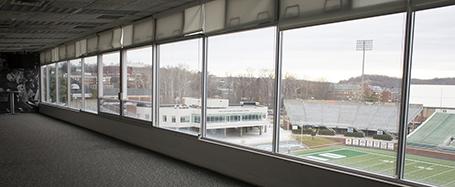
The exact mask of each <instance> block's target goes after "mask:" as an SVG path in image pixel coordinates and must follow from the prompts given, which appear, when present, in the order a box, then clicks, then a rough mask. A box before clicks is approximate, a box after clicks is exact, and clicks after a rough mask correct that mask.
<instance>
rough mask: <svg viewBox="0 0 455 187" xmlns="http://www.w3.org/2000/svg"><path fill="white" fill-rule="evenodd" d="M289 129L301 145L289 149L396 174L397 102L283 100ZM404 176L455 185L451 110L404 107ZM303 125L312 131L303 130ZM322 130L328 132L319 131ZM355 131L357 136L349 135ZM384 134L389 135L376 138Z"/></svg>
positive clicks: (297, 153) (454, 118) (322, 159)
mask: <svg viewBox="0 0 455 187" xmlns="http://www.w3.org/2000/svg"><path fill="white" fill-rule="evenodd" d="M284 106H285V110H286V113H285V114H286V115H285V117H286V119H288V120H289V122H288V126H289V127H288V128H291V129H292V130H293V134H294V136H295V137H297V138H296V139H297V140H298V141H300V142H301V143H302V144H304V145H305V146H304V147H305V148H303V149H298V150H292V151H291V150H288V152H289V153H290V154H291V155H293V156H295V157H299V158H304V159H311V160H315V161H320V162H326V163H330V164H335V165H342V166H344V167H349V168H352V169H356V170H363V171H367V172H373V173H379V174H382V175H386V176H393V175H395V167H396V158H397V152H396V150H397V138H396V137H397V133H398V132H397V129H398V119H399V116H398V115H399V114H398V110H399V106H398V105H397V104H391V103H385V104H378V103H374V104H368V103H360V102H350V101H327V100H324V101H318V100H298V99H291V100H284ZM408 117H409V122H411V123H414V124H417V125H416V126H417V128H415V129H410V133H409V134H408V135H407V148H406V162H405V179H409V180H413V181H418V182H421V183H426V184H435V185H438V186H455V178H454V177H453V176H455V162H454V160H455V138H454V137H455V128H454V127H452V126H453V125H454V124H455V113H453V111H451V110H448V109H434V108H428V107H424V106H423V105H422V104H411V105H410V106H409V113H408ZM308 129H314V130H315V131H317V133H314V134H311V135H310V133H308V134H306V133H305V132H306V131H308ZM322 129H329V130H332V131H333V133H332V134H321V133H320V132H322ZM350 132H358V134H359V136H354V137H353V136H350V135H349V134H350ZM380 134H387V135H389V136H391V137H392V138H391V139H380V138H379V139H378V138H377V137H380V136H378V135H380Z"/></svg>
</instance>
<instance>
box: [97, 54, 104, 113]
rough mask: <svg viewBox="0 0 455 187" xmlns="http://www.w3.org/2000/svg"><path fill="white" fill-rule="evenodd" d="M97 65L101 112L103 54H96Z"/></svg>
mask: <svg viewBox="0 0 455 187" xmlns="http://www.w3.org/2000/svg"><path fill="white" fill-rule="evenodd" d="M96 64H97V65H96V66H97V67H98V76H97V77H98V81H97V82H98V86H97V87H98V89H97V93H98V95H97V99H96V101H97V107H96V108H97V112H98V113H100V111H101V106H100V104H101V102H100V99H101V98H102V97H103V94H104V93H103V56H102V55H97V56H96Z"/></svg>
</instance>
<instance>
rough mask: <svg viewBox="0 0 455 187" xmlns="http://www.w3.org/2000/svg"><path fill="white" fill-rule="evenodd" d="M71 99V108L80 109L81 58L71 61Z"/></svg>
mask: <svg viewBox="0 0 455 187" xmlns="http://www.w3.org/2000/svg"><path fill="white" fill-rule="evenodd" d="M69 63H70V85H69V86H70V89H69V90H70V98H69V99H70V101H69V106H70V107H71V108H76V109H80V108H81V105H82V64H81V63H82V62H81V59H75V60H71V61H70V62H69Z"/></svg>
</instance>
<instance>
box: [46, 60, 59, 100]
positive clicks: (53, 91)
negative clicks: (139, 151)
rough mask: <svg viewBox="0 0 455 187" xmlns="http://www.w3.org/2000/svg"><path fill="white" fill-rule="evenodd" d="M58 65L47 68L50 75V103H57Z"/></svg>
mask: <svg viewBox="0 0 455 187" xmlns="http://www.w3.org/2000/svg"><path fill="white" fill-rule="evenodd" d="M55 65H56V64H50V65H48V66H47V68H48V71H49V72H48V74H49V80H48V81H49V99H48V102H49V103H56V102H57V77H56V76H57V74H56V71H55Z"/></svg>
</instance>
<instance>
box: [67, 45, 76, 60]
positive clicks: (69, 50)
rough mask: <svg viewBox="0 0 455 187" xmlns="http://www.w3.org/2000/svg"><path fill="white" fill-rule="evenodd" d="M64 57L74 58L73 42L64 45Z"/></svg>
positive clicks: (74, 47)
mask: <svg viewBox="0 0 455 187" xmlns="http://www.w3.org/2000/svg"><path fill="white" fill-rule="evenodd" d="M66 57H67V58H74V57H76V46H75V43H74V42H72V43H69V44H66Z"/></svg>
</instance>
